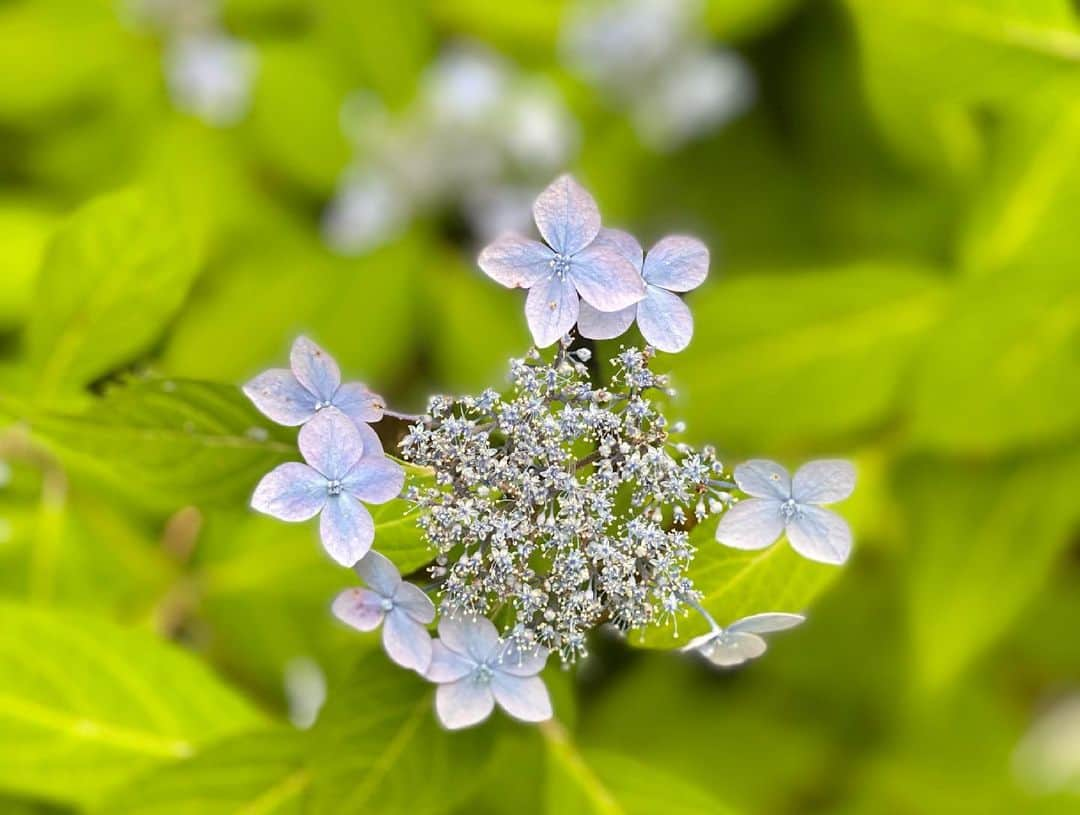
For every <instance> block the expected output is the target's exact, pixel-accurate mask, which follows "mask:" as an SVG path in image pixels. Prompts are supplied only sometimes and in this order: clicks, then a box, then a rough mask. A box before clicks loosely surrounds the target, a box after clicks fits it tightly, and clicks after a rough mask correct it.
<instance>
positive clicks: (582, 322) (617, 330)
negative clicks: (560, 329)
mask: <svg viewBox="0 0 1080 815" xmlns="http://www.w3.org/2000/svg"><path fill="white" fill-rule="evenodd" d="M637 309H638V307H637V306H636V305H634V306H627V307H626V308H624V309H620V310H619V311H598V310H597V309H595V308H593V307H592V306H590V305H589V304H588V303H586V302H585V301H584V300H582V301H581V304H580V306H579V307H578V318H577V326H578V331H579V332H580V333H581V336H583V337H588V338H589V339H590V340H610V339H614V338H615V337H620V336H622V335H623V334H625V333H626V331H627V329H628V328H630V326H631V325H633V324H634V317H635V316H636V315H637Z"/></svg>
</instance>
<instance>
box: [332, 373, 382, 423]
mask: <svg viewBox="0 0 1080 815" xmlns="http://www.w3.org/2000/svg"><path fill="white" fill-rule="evenodd" d="M331 401H332V404H333V405H334V407H336V408H337V409H338V410H340V411H341V412H342V413H344V414H345V415H346V416H348V417H349V418H350V419H352V420H353V421H354V422H356V424H363V423H365V422H377V421H379V420H380V419H381V418H382V417H383V410H385V408H386V403H385V402H384V401H383V400H382V397H381V396H376V395H375V394H374V393H372V392H371V391H370V390H368V388H367V385H361V384H360V383H359V382H348V383H346V384H344V385H342V386H341V387H340V388H338V389H337V393H335V394H334V398H333V400H331Z"/></svg>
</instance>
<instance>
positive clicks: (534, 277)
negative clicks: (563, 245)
mask: <svg viewBox="0 0 1080 815" xmlns="http://www.w3.org/2000/svg"><path fill="white" fill-rule="evenodd" d="M554 257H555V253H554V252H552V251H551V249H549V248H548V247H546V246H544V244H542V243H540V242H539V241H533V240H529V239H528V238H523V237H521V236H520V235H503V236H502V237H501V238H499V239H498V240H497V241H495V242H494V243H492V244H489V245H488V246H485V247H484V249H483V251H481V252H480V258H479V260H478V263H479V264H480V268H481V269H482V270H483V271H484V274H486V275H487V276H488V277H490V278H491V279H493V280H495V281H497V282H499V283H502V284H503V285H504V286H506V287H507V288H511V289H528V288H530V287H532V286H535V285H536V284H537V283H539V282H540V281H541V280H543V279H544V278H546V277H547V276H548V275H550V274H551V261H552V258H554Z"/></svg>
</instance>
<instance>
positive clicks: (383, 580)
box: [354, 550, 401, 599]
mask: <svg viewBox="0 0 1080 815" xmlns="http://www.w3.org/2000/svg"><path fill="white" fill-rule="evenodd" d="M354 568H355V571H356V573H357V574H358V575H359V576H360V579H361V580H363V581H364V585H366V586H368V587H369V588H371V589H373V590H374V591H375V592H377V593H378V594H380V595H382V596H383V597H386V598H388V599H390V598H393V596H394V592H395V591H397V588H398V586H400V585H401V574H399V573H398V570H397V566H395V565H394V564H393V563H392V562H391V560H390V558H387V557H384V556H383V555H380V554H379V553H378V552H376V551H374V550H372V551H370V552H368V553H367V554H366V555H364V557H363V558H362V559H361V560H360V562H359V563H357V564H356V566H355V567H354Z"/></svg>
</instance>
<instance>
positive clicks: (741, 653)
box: [701, 633, 768, 668]
mask: <svg viewBox="0 0 1080 815" xmlns="http://www.w3.org/2000/svg"><path fill="white" fill-rule="evenodd" d="M766 648H768V645H767V644H766V643H765V640H763V639H762V638H761V637H759V636H757V634H745V633H734V634H726V635H725V636H723V637H719V638H717V639H716V640H715V641H714V642H713V643H712V644H711V645H706V646H705V647H704V648H702V649H701V654H702V656H704V657H705V658H706V659H707V660H709V662H711V663H712V664H713V665H716V666H718V667H720V668H733V667H734V666H736V665H742V664H743V663H744V662H746V661H747V660H749V659H757V658H758V657H759V656H761V655H762V654H764V653H765V650H766Z"/></svg>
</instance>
